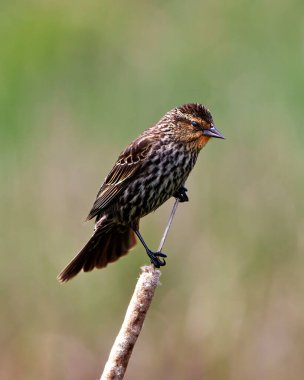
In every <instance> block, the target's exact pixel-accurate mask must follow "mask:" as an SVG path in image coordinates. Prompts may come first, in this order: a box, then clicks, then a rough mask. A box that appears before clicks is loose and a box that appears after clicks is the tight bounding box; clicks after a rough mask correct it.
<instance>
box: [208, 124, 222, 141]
mask: <svg viewBox="0 0 304 380" xmlns="http://www.w3.org/2000/svg"><path fill="white" fill-rule="evenodd" d="M203 135H204V136H208V137H215V138H217V139H224V138H225V137H224V136H223V135H222V134H221V132H220V131H218V130H217V129H216V128H215V127H211V128H209V129H204V132H203Z"/></svg>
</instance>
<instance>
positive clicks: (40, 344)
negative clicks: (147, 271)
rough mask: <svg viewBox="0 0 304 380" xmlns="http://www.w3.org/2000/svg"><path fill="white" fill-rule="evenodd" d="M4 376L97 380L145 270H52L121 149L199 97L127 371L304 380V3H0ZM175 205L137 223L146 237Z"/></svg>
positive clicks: (140, 255)
mask: <svg viewBox="0 0 304 380" xmlns="http://www.w3.org/2000/svg"><path fill="white" fill-rule="evenodd" d="M0 7H1V11H0V27H1V45H0V89H1V90H0V151H1V153H0V154H1V160H0V178H1V192H0V201H1V203H0V207H1V216H2V217H1V228H0V231H1V232H0V233H1V240H0V247H1V259H2V262H1V267H0V292H1V313H0V326H1V327H0V331H1V348H0V350H1V352H0V378H1V379H3V380H7V379H22V380H24V379H25V380H27V379H29V380H32V379H45V380H48V379H73V380H75V379H76V380H87V379H96V378H99V375H100V373H101V371H102V369H103V366H104V364H105V361H106V359H107V356H108V353H109V350H110V347H111V345H112V342H113V340H114V338H115V336H116V333H117V332H118V330H119V327H120V325H121V322H122V319H123V316H124V313H125V310H126V306H127V304H128V302H129V299H130V297H131V294H132V292H133V288H134V286H135V283H136V279H137V277H138V274H139V268H140V266H141V265H143V264H146V263H147V256H146V255H145V253H144V251H143V249H142V247H141V246H140V245H138V246H137V248H136V249H135V250H134V251H132V253H131V254H129V255H128V256H127V257H126V258H123V259H121V260H120V261H118V262H117V263H115V265H114V264H113V265H110V266H109V267H108V268H107V269H106V270H102V271H93V272H92V273H91V274H89V275H85V274H81V275H79V276H78V277H77V278H76V279H74V280H73V281H71V282H70V283H68V284H65V285H60V284H59V283H58V282H57V281H56V275H57V274H58V272H59V271H60V270H61V269H62V268H63V266H64V265H66V264H67V262H68V261H69V260H70V259H71V258H72V257H73V256H74V254H75V253H76V252H77V251H78V250H79V249H80V248H81V247H82V245H83V244H84V243H85V242H86V241H87V239H88V238H89V236H90V235H91V233H92V228H93V225H92V223H86V224H85V223H83V221H84V218H85V217H86V215H87V213H88V211H89V208H90V206H91V204H92V202H93V200H94V197H95V195H96V193H97V190H98V187H99V185H100V184H101V182H102V181H103V178H104V177H105V176H106V174H107V173H108V171H109V170H110V168H111V167H112V164H113V163H114V161H115V159H116V158H117V155H118V153H119V152H120V151H121V150H122V149H123V148H124V147H125V146H126V145H127V144H128V143H129V142H130V141H131V140H132V139H134V138H135V137H136V136H137V135H138V134H139V133H140V132H141V131H142V130H143V129H145V128H147V127H148V126H150V125H152V124H153V123H154V122H156V121H158V119H159V118H160V117H161V116H162V115H163V114H164V113H165V112H166V111H167V110H169V109H171V108H172V107H174V106H177V105H181V104H183V103H186V102H201V103H204V104H206V105H207V106H208V107H209V108H210V110H211V112H212V114H213V116H214V119H215V123H216V125H217V127H218V128H219V130H220V131H221V132H222V133H223V134H224V135H225V136H226V137H227V140H225V141H212V142H211V143H209V144H208V146H207V147H206V148H205V149H204V150H203V152H202V153H201V155H200V157H199V160H198V163H197V165H196V167H195V169H194V171H193V172H192V174H191V177H190V178H189V180H188V183H187V187H188V190H189V197H190V202H189V203H187V204H181V205H180V206H179V209H178V212H177V214H176V217H175V220H174V223H173V226H172V229H171V231H170V234H169V237H168V240H167V243H166V245H165V249H164V251H165V252H166V253H167V254H168V255H169V258H168V261H167V263H168V265H167V266H166V267H165V268H164V269H163V270H162V277H161V280H162V286H161V287H159V288H158V290H157V293H156V297H155V298H154V301H153V304H152V307H151V309H150V312H149V315H148V316H147V319H146V322H145V325H144V329H143V332H142V334H141V336H140V338H139V340H138V343H137V345H136V347H135V350H134V352H133V356H132V358H131V361H130V365H129V368H128V371H127V374H126V377H125V378H126V379H134V380H137V379H170V380H171V379H172V380H173V379H208V380H215V379H231V380H244V379H252V380H254V379H267V380H272V379H273V380H274V379H275V380H281V379H302V378H303V371H304V360H303V358H304V318H303V313H304V305H303V292H304V279H303V265H304V259H303V248H304V235H303V228H304V216H303V215H304V207H303V192H304V180H303V164H304V149H303V143H304V133H303V126H302V117H303V85H304V69H303V63H304V18H303V14H304V12H303V11H304V3H303V1H296V0H291V1H288V2H287V1H271V0H267V1H262V0H259V1H245V0H243V1H242V0H240V1H237V0H235V1H226V2H224V1H222V2H220V1H204V2H203V1H188V2H181V1H176V0H168V1H141V2H136V1H132V0H131V1H128V2H126V1H116V2H115V1H114V2H113V1H102V2H101V1H88V2H85V1H73V2H72V1H63V2H62V1H41V0H36V1H27V2H22V1H15V2H8V1H2V2H1V5H0ZM172 204H173V200H170V201H169V202H167V204H166V205H164V206H163V207H162V208H161V209H159V210H158V211H157V212H156V213H155V214H153V215H149V216H148V217H146V218H145V219H144V220H143V221H142V224H141V226H142V233H143V235H144V236H145V237H146V240H147V242H148V243H149V245H150V246H151V247H155V248H156V247H157V245H158V243H159V240H160V238H161V235H162V232H163V229H164V227H165V224H166V221H167V218H168V215H169V213H170V210H171V207H172Z"/></svg>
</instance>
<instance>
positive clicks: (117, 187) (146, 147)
mask: <svg viewBox="0 0 304 380" xmlns="http://www.w3.org/2000/svg"><path fill="white" fill-rule="evenodd" d="M211 137H216V138H223V136H222V135H221V134H220V132H219V131H218V130H217V129H216V128H215V126H214V123H213V119H212V116H211V114H210V112H209V111H208V109H207V108H206V107H204V106H203V105H201V104H185V105H183V106H181V107H178V108H173V109H172V110H171V111H169V112H167V113H166V114H165V115H164V116H163V117H162V118H161V119H160V121H159V122H158V123H157V124H155V125H154V126H152V127H151V128H149V129H147V130H145V131H144V132H143V133H142V134H141V135H140V136H139V137H138V138H137V139H136V140H134V141H133V142H132V143H131V144H130V145H129V146H128V147H127V148H126V149H125V150H124V151H123V152H122V153H121V154H120V155H119V157H118V159H117V161H116V163H115V165H114V167H113V168H112V170H111V171H110V173H109V175H108V176H107V177H106V179H105V181H104V183H103V185H102V186H101V188H100V190H99V192H98V194H97V197H96V200H95V202H94V204H93V207H92V209H91V211H90V213H89V215H88V217H87V220H90V219H92V218H94V217H95V218H96V224H95V230H94V234H93V236H92V237H91V239H90V240H89V241H88V243H87V244H86V245H85V246H84V248H83V249H82V250H81V251H80V252H79V253H78V255H77V256H76V257H75V258H74V259H73V260H72V261H71V262H70V264H69V265H68V266H67V267H66V268H65V269H64V270H63V271H62V272H61V273H60V274H59V276H58V279H59V281H63V282H64V281H68V280H69V279H71V278H72V277H74V276H76V275H77V274H78V273H79V272H80V271H81V270H82V269H83V270H84V271H85V272H87V271H91V270H92V269H93V268H95V267H96V268H103V267H105V266H106V265H107V264H108V263H110V262H113V261H116V260H117V259H118V258H119V257H121V256H123V255H125V254H126V253H127V252H128V251H129V250H130V249H131V248H132V247H133V246H134V245H135V244H136V239H135V234H136V235H137V236H138V238H139V239H140V241H141V242H142V243H143V245H144V247H145V249H146V251H147V254H148V256H149V258H150V260H151V262H152V263H153V264H154V265H155V266H156V267H160V266H162V265H165V261H164V260H161V259H160V258H163V257H166V255H165V254H163V253H161V252H152V251H151V250H149V248H148V247H147V245H146V244H145V242H144V240H143V238H142V236H141V235H140V233H139V220H140V218H142V217H143V216H145V215H147V214H149V213H150V212H151V211H154V210H156V209H157V208H158V207H159V206H161V205H162V204H163V203H164V202H165V201H166V200H168V199H169V198H170V197H172V196H174V197H176V198H178V199H179V200H180V201H183V202H184V201H187V200H188V197H187V195H186V189H185V188H184V187H183V184H184V183H185V181H186V179H187V178H188V175H189V173H190V172H191V170H192V168H193V166H194V164H195V162H196V159H197V156H198V153H199V151H200V150H201V149H202V148H203V147H204V146H205V145H206V143H207V142H208V140H209V139H210V138H211Z"/></svg>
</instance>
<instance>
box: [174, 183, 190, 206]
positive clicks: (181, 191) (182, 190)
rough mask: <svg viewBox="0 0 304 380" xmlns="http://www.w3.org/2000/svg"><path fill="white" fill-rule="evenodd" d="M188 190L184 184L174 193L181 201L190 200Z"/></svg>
mask: <svg viewBox="0 0 304 380" xmlns="http://www.w3.org/2000/svg"><path fill="white" fill-rule="evenodd" d="M187 191H188V190H187V189H186V188H185V187H184V186H182V187H180V188H179V189H178V190H177V192H176V193H175V194H174V197H175V198H177V199H178V200H179V201H180V202H188V201H189V198H188V195H187V194H186V192H187Z"/></svg>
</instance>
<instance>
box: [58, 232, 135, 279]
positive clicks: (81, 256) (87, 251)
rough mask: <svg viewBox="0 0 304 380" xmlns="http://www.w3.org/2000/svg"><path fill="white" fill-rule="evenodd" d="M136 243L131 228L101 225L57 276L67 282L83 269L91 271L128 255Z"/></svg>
mask: <svg viewBox="0 0 304 380" xmlns="http://www.w3.org/2000/svg"><path fill="white" fill-rule="evenodd" d="M135 244H136V239H135V234H134V231H133V230H132V229H131V228H129V227H126V229H125V230H120V229H119V228H118V227H117V226H115V225H112V226H110V227H109V226H100V227H99V228H98V229H97V230H96V231H95V233H94V235H93V236H92V237H91V239H90V240H89V241H88V242H87V244H86V245H85V246H84V247H83V249H82V250H81V251H80V252H79V253H78V255H76V256H75V257H74V259H73V260H72V261H71V262H70V263H69V264H68V265H67V267H66V268H64V270H63V271H62V272H61V273H60V274H59V275H58V277H57V278H58V280H59V281H60V282H66V281H69V280H70V279H71V278H73V277H74V276H76V275H77V274H78V273H79V272H80V271H81V270H83V271H84V272H89V271H91V270H93V269H94V268H104V267H105V266H106V265H107V264H108V263H112V262H113V261H116V260H118V259H119V258H120V257H121V256H123V255H126V254H127V253H128V251H129V250H130V249H131V248H132V247H133V246H134V245H135Z"/></svg>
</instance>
